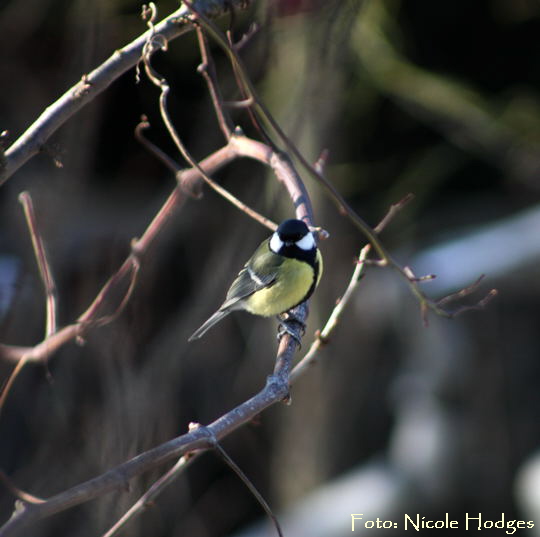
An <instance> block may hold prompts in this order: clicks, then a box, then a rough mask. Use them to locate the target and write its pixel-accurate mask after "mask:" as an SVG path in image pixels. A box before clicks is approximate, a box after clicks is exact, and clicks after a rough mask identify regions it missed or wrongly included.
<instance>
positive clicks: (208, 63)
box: [195, 24, 234, 140]
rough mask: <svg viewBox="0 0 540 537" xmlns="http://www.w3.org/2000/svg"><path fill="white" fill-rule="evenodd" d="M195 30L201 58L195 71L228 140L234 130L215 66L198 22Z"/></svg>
mask: <svg viewBox="0 0 540 537" xmlns="http://www.w3.org/2000/svg"><path fill="white" fill-rule="evenodd" d="M195 30H196V32H197V40H198V42H199V50H200V51H201V60H202V62H201V64H200V65H199V67H198V68H197V71H198V72H199V73H200V74H201V75H202V76H203V78H204V80H205V82H206V86H207V87H208V91H209V93H210V97H211V99H212V104H213V105H214V111H215V112H216V116H217V120H218V124H219V127H220V129H221V132H222V133H223V136H225V139H226V140H229V139H230V137H231V135H232V132H233V130H234V125H233V122H232V119H231V118H230V116H229V114H226V113H225V111H224V110H223V97H222V95H221V91H220V89H219V86H218V84H217V75H216V67H215V65H214V61H213V59H212V55H211V54H210V52H209V50H208V43H207V41H206V37H205V35H204V32H203V31H202V29H201V27H200V26H199V25H198V24H197V25H195Z"/></svg>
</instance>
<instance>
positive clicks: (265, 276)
mask: <svg viewBox="0 0 540 537" xmlns="http://www.w3.org/2000/svg"><path fill="white" fill-rule="evenodd" d="M322 272H323V260H322V256H321V252H320V250H319V248H318V247H317V243H316V241H315V236H314V234H313V233H312V232H311V231H310V230H309V228H308V226H307V225H306V224H305V222H303V221H302V220H297V219H294V218H291V219H288V220H285V221H283V222H282V223H281V224H280V225H279V226H278V228H277V229H276V231H274V233H273V234H272V235H271V236H270V237H268V238H267V239H266V240H264V241H263V242H262V243H261V244H260V245H259V247H258V248H257V249H256V250H255V252H254V254H253V255H252V256H251V257H250V258H249V260H248V261H247V262H246V264H245V265H244V267H243V268H242V270H241V271H240V272H239V273H238V275H237V276H236V279H235V280H234V281H233V283H232V284H231V286H230V288H229V290H228V292H227V295H226V298H225V301H224V302H223V304H222V305H221V306H220V307H219V309H218V310H217V311H216V312H215V313H214V314H213V315H212V316H211V317H210V318H209V319H208V320H207V321H206V322H205V323H203V325H202V326H201V327H200V328H198V329H197V330H196V331H195V332H194V333H193V334H192V335H191V337H190V338H189V339H188V341H194V340H196V339H199V338H201V337H202V336H203V335H204V334H205V333H206V332H207V331H208V330H209V329H210V328H211V327H212V326H214V325H215V324H216V323H218V322H219V321H221V320H222V319H223V318H224V317H226V316H227V315H229V313H231V312H233V311H237V310H245V311H248V312H249V313H252V314H254V315H260V316H262V317H272V316H274V315H278V316H280V315H281V314H284V313H285V312H287V311H288V310H290V309H292V308H294V307H295V306H298V305H299V304H301V303H302V302H304V301H305V300H307V299H308V298H309V297H310V296H311V295H312V293H313V291H315V288H316V287H317V285H318V284H319V281H320V279H321V275H322ZM281 320H282V319H281V318H280V321H281ZM301 324H303V323H301ZM285 331H287V332H289V333H291V332H290V331H289V330H288V329H287V328H285ZM278 337H279V336H278ZM294 337H296V338H297V339H298V337H297V336H294Z"/></svg>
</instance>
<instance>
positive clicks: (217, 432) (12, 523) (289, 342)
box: [0, 306, 306, 537]
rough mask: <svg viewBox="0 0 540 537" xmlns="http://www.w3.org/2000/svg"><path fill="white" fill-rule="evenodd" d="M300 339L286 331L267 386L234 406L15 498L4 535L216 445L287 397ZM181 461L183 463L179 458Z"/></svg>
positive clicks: (8, 536) (1, 530)
mask: <svg viewBox="0 0 540 537" xmlns="http://www.w3.org/2000/svg"><path fill="white" fill-rule="evenodd" d="M297 310H298V313H297V314H298V315H299V316H300V320H305V316H306V308H305V306H299V308H297ZM296 346H297V342H296V341H295V340H294V338H291V337H290V336H289V335H286V336H284V337H283V338H282V340H281V342H280V345H279V348H278V355H277V359H276V366H275V368H274V372H273V374H272V375H270V376H269V377H268V379H267V382H266V385H265V387H264V388H263V389H262V390H261V391H260V392H259V393H257V394H256V395H254V396H253V397H252V398H251V399H249V400H247V401H245V402H244V403H242V404H241V405H239V406H237V407H236V408H234V409H232V410H230V411H229V412H227V413H226V414H224V415H223V416H221V417H220V418H218V419H217V420H215V421H214V422H213V423H211V424H209V425H207V426H206V427H197V428H194V429H192V430H190V431H189V432H188V433H186V434H184V435H182V436H179V437H177V438H174V439H172V440H169V441H168V442H165V443H164V444H161V445H159V446H157V447H155V448H153V449H150V450H148V451H145V452H144V453H141V454H140V455H137V456H136V457H134V458H133V459H131V460H129V461H127V462H125V463H123V464H120V465H119V466H116V467H115V468H112V469H110V470H108V471H107V472H105V473H103V474H101V475H100V476H97V477H95V478H93V479H90V480H89V481H85V482H84V483H80V484H79V485H76V486H74V487H72V488H70V489H68V490H66V491H64V492H61V493H59V494H57V495H55V496H52V497H51V498H48V499H44V500H43V502H42V503H27V502H24V501H19V502H17V506H16V509H15V511H14V513H13V514H12V516H11V518H10V519H9V520H8V521H7V522H6V523H5V524H4V526H2V527H1V528H0V537H12V536H14V535H17V534H20V532H21V531H22V530H23V529H24V528H26V527H27V526H29V525H30V524H31V523H33V522H37V521H38V520H41V519H43V518H46V517H49V516H51V515H53V514H55V513H59V512H62V511H65V510H67V509H69V508H71V507H74V506H76V505H80V504H82V503H85V502H88V501H90V500H92V499H94V498H97V497H100V496H103V495H104V494H106V493H109V492H112V491H114V490H122V489H125V486H126V484H127V483H128V482H129V481H130V480H131V479H133V478H134V477H136V476H138V475H141V474H143V473H145V472H148V471H150V470H152V469H155V468H158V467H160V466H161V465H162V464H165V463H166V462H168V461H170V460H173V459H178V458H180V457H183V456H186V455H187V454H190V453H194V452H196V453H198V452H201V451H205V450H208V449H212V448H213V447H214V444H215V441H216V440H217V441H219V440H220V439H221V438H223V437H225V436H227V435H228V434H230V433H231V432H233V431H234V430H236V429H237V428H238V427H240V426H241V425H243V424H245V423H248V422H250V421H251V420H252V419H253V418H254V417H255V416H257V415H258V414H260V413H261V412H262V411H263V410H264V409H266V408H268V407H269V406H271V405H273V404H275V403H278V402H280V401H283V400H286V399H287V398H288V394H289V383H288V378H289V373H290V367H291V362H292V357H293V354H294V352H295V349H296ZM178 464H180V463H178Z"/></svg>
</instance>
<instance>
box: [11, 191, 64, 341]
mask: <svg viewBox="0 0 540 537" xmlns="http://www.w3.org/2000/svg"><path fill="white" fill-rule="evenodd" d="M19 201H20V202H21V204H22V206H23V209H24V215H25V217H26V223H27V224H28V229H29V231H30V237H31V239H32V247H33V248H34V255H35V256H36V261H37V265H38V269H39V275H40V276H41V281H42V282H43V287H44V290H45V303H46V311H47V313H46V322H45V337H49V336H50V335H51V334H54V332H56V285H55V283H54V278H53V276H52V271H51V268H50V265H49V261H48V259H47V252H46V250H45V245H44V244H43V239H42V238H41V235H40V233H39V230H38V225H37V221H36V214H35V212H34V205H33V203H32V198H31V197H30V194H29V193H28V192H22V193H21V194H20V195H19Z"/></svg>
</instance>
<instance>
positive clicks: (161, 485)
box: [101, 453, 199, 537]
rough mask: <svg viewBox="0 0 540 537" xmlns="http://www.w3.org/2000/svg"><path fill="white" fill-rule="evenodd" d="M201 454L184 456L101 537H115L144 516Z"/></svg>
mask: <svg viewBox="0 0 540 537" xmlns="http://www.w3.org/2000/svg"><path fill="white" fill-rule="evenodd" d="M198 454H199V453H190V454H188V455H183V456H182V457H180V458H179V459H178V461H177V462H176V464H175V465H174V466H173V467H172V468H170V469H169V470H168V471H167V472H166V473H165V474H163V475H162V476H161V477H160V478H159V479H158V480H157V481H156V482H155V483H153V484H152V486H151V487H150V488H149V489H148V490H147V491H146V492H145V493H144V494H143V495H142V496H141V497H140V498H139V499H138V500H137V501H136V502H135V503H134V504H133V505H132V506H131V507H130V508H129V510H128V511H126V512H125V513H124V515H123V516H122V517H121V518H120V519H119V520H118V521H117V522H116V523H115V524H114V525H113V526H112V527H111V528H110V529H109V530H108V531H107V532H105V533H104V534H103V535H102V536H101V537H113V536H114V535H118V532H119V531H120V530H121V529H122V528H123V527H124V526H125V525H126V524H127V523H128V522H130V521H131V520H133V519H134V518H135V517H136V516H138V515H140V514H142V512H143V511H144V510H146V509H147V508H148V506H150V505H152V502H153V501H154V500H155V499H156V498H157V497H158V496H159V494H161V492H163V491H164V490H165V488H167V487H168V486H169V485H170V484H172V483H173V482H174V481H176V479H177V478H178V477H179V476H180V474H181V473H182V471H183V470H184V469H185V468H186V466H187V465H188V464H189V463H191V462H193V461H194V460H195V458H196V456H197V455H198Z"/></svg>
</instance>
